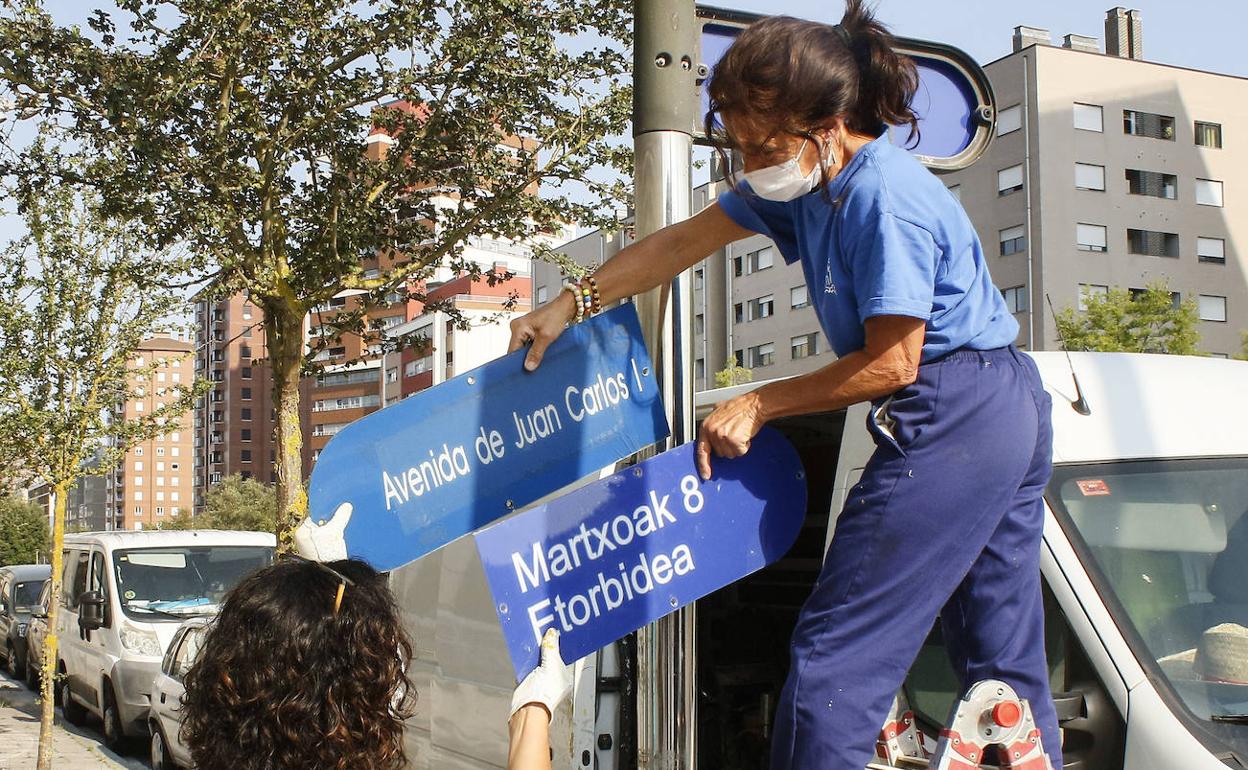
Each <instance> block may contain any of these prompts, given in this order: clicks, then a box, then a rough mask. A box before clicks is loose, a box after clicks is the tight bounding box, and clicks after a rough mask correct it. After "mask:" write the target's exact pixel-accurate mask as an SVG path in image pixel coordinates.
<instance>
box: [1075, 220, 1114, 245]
mask: <svg viewBox="0 0 1248 770" xmlns="http://www.w3.org/2000/svg"><path fill="white" fill-rule="evenodd" d="M1075 243H1076V244H1077V245H1078V247H1079V250H1080V251H1105V249H1106V243H1108V241H1107V239H1106V237H1105V225H1089V224H1084V223H1083V222H1080V223H1079V224H1077V225H1075Z"/></svg>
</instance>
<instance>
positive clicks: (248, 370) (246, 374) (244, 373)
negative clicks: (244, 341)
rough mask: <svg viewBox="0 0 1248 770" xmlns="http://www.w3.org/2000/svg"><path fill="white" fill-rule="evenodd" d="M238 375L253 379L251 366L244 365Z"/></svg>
mask: <svg viewBox="0 0 1248 770" xmlns="http://www.w3.org/2000/svg"><path fill="white" fill-rule="evenodd" d="M238 376H239V377H242V378H243V379H244V380H250V379H251V367H250V366H244V367H242V368H241V369H239V373H238Z"/></svg>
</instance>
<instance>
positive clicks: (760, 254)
mask: <svg viewBox="0 0 1248 770" xmlns="http://www.w3.org/2000/svg"><path fill="white" fill-rule="evenodd" d="M775 261H776V258H775V249H773V248H772V247H770V246H764V247H763V248H761V249H759V250H758V251H754V252H751V253H750V272H751V273H756V272H758V271H759V270H766V269H767V268H769V267H771V266H772V265H773V264H775Z"/></svg>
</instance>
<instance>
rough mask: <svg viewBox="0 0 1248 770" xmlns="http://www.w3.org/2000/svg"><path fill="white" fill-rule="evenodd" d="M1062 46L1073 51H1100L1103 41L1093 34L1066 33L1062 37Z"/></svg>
mask: <svg viewBox="0 0 1248 770" xmlns="http://www.w3.org/2000/svg"><path fill="white" fill-rule="evenodd" d="M1062 48H1069V49H1071V50H1072V51H1088V52H1090V53H1100V52H1101V43H1100V41H1099V40H1097V39H1096V38H1094V37H1092V36H1091V35H1066V36H1065V37H1063V38H1062Z"/></svg>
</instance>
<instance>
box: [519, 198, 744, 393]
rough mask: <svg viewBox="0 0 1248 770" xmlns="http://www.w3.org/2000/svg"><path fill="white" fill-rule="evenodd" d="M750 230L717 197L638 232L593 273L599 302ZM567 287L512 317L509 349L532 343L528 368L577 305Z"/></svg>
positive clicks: (659, 278)
mask: <svg viewBox="0 0 1248 770" xmlns="http://www.w3.org/2000/svg"><path fill="white" fill-rule="evenodd" d="M749 235H752V233H751V232H750V231H749V230H747V229H745V228H744V227H741V226H740V225H738V224H737V223H736V222H734V221H732V219H730V218H729V217H728V215H727V214H725V213H724V210H723V209H722V208H720V207H719V204H718V203H713V204H711V205H710V206H707V207H706V208H705V209H703V210H702V211H701V212H700V213H699V214H697V215H696V216H693V217H691V218H689V219H686V220H685V221H683V222H677V223H676V224H674V225H670V226H668V227H665V228H663V229H662V230H659V231H658V232H656V233H653V234H651V235H648V236H646V237H645V238H642V239H641V240H640V241H637V242H636V243H634V244H633V245H631V246H629V247H627V248H625V249H623V250H621V251H620V253H619V254H616V255H615V256H614V257H612V258H611V259H609V260H607V262H606V263H605V264H604V265H603V266H602V267H600V268H598V271H597V272H596V273H595V280H596V281H597V283H598V290H599V293H600V294H601V296H602V302H603V304H606V303H609V302H614V301H616V300H618V299H623V298H624V297H630V296H632V295H634V294H639V293H641V292H643V291H646V290H647V289H653V288H654V287H655V286H658V285H659V284H661V283H663V282H664V281H670V280H671V279H672V278H674V277H675V276H676V274H677V273H679V272H681V271H682V270H685V269H686V268H689V267H691V266H692V265H694V264H696V263H697V262H698V261H700V260H702V259H704V258H705V257H706V256H707V255H708V254H710V253H712V252H713V251H715V250H716V249H720V248H723V247H724V246H725V245H727V244H729V243H732V242H733V241H738V240H741V239H742V238H745V237H747V236H749ZM573 303H574V300H573V298H572V296H571V294H569V293H568V292H560V293H559V296H558V297H556V298H555V300H554V301H553V302H550V303H549V304H547V305H544V306H542V307H540V308H538V309H537V310H534V311H533V312H531V313H528V314H526V315H523V316H521V317H520V318H517V319H516V320H514V321H512V322H511V345H510V346H509V347H508V352H511V351H513V350H519V349H520V348H522V347H524V346H525V345H526V344H530V343H531V346H530V348H529V354H528V356H527V357H526V358H525V360H524V365H525V368H526V369H528V370H530V371H532V370H533V369H536V368H537V367H538V365H539V364H541V362H542V354H543V353H545V352H546V348H547V347H548V346H549V345H550V343H552V342H554V341H555V340H556V339H557V338H558V337H559V335H560V334H561V333H562V332H563V329H564V325H565V324H567V322H568V320H569V319H570V318H571V317H572V314H573V312H574V311H575V309H576V306H575V304H573Z"/></svg>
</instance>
